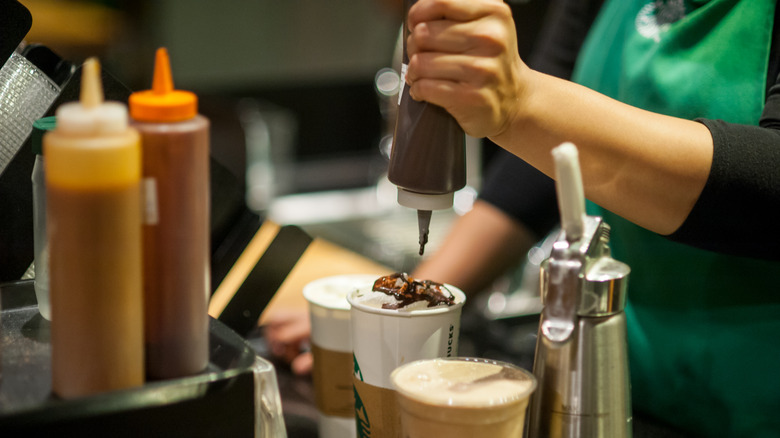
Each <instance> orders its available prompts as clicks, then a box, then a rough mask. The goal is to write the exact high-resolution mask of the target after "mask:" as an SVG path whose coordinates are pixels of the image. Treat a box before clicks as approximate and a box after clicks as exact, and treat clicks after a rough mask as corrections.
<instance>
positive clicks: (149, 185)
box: [143, 177, 160, 225]
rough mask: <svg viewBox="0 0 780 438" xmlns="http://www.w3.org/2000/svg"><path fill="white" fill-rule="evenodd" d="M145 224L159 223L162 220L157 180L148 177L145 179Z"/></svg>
mask: <svg viewBox="0 0 780 438" xmlns="http://www.w3.org/2000/svg"><path fill="white" fill-rule="evenodd" d="M143 199H144V225H157V224H158V223H159V221H160V214H159V208H158V205H157V180H156V179H155V178H151V177H147V178H144V179H143Z"/></svg>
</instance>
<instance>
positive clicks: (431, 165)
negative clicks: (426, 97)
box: [387, 0, 466, 255]
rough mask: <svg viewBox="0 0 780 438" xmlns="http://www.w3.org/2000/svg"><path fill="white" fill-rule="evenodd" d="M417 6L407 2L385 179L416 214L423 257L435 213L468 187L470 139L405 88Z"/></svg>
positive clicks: (451, 120) (447, 116) (443, 112)
mask: <svg viewBox="0 0 780 438" xmlns="http://www.w3.org/2000/svg"><path fill="white" fill-rule="evenodd" d="M416 2H417V0H404V31H403V32H404V38H403V46H404V50H403V66H402V67H401V78H402V80H401V84H402V85H401V86H402V89H401V92H400V93H399V101H398V118H397V120H396V125H395V133H394V136H393V147H392V149H391V152H390V167H389V169H388V176H387V177H388V179H389V180H390V182H392V183H393V184H395V185H396V186H398V203H399V204H401V205H403V206H405V207H410V208H414V209H417V211H418V221H419V228H420V255H422V254H423V250H424V248H425V243H426V242H427V240H428V226H429V224H430V218H431V210H443V209H447V208H450V207H452V201H453V196H454V193H455V192H456V191H457V190H460V189H462V188H463V187H464V186H465V185H466V138H465V134H464V132H463V129H461V127H460V126H459V125H458V122H457V121H455V119H454V118H453V117H452V116H451V115H450V114H449V113H448V112H447V111H446V110H444V109H443V108H441V107H439V106H436V105H433V104H430V103H428V102H420V101H416V100H414V99H412V98H411V96H409V89H408V87H406V86H404V80H403V79H404V77H405V76H406V68H407V65H408V64H409V56H408V54H407V52H406V37H407V36H408V35H409V29H408V28H407V23H406V21H407V20H406V16H407V13H408V11H409V8H410V7H411V6H412V5H413V4H415V3H416Z"/></svg>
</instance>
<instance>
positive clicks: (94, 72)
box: [79, 57, 103, 108]
mask: <svg viewBox="0 0 780 438" xmlns="http://www.w3.org/2000/svg"><path fill="white" fill-rule="evenodd" d="M79 101H80V102H81V105H83V106H84V107H85V108H96V107H98V106H100V104H102V103H103V82H102V81H101V79H100V62H99V61H98V60H97V58H94V57H92V58H89V59H87V60H86V61H85V62H84V67H83V68H82V72H81V94H80V96H79Z"/></svg>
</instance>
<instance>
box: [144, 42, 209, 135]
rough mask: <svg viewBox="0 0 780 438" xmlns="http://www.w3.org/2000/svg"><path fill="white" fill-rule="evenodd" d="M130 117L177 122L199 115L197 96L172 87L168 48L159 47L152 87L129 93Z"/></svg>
mask: <svg viewBox="0 0 780 438" xmlns="http://www.w3.org/2000/svg"><path fill="white" fill-rule="evenodd" d="M129 103H130V117H131V118H133V119H135V120H138V121H141V122H179V121H182V120H187V119H191V118H193V117H195V116H196V115H197V114H198V98H197V96H195V94H194V93H191V92H189V91H182V90H174V89H173V78H172V76H171V62H170V60H169V58H168V51H167V50H165V48H163V47H160V48H159V49H157V54H156V58H155V63H154V79H153V82H152V89H151V90H145V91H139V92H136V93H133V94H131V95H130V100H129Z"/></svg>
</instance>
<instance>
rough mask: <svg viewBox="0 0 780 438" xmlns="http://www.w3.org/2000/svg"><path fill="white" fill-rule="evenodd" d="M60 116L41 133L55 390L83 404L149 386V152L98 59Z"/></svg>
mask: <svg viewBox="0 0 780 438" xmlns="http://www.w3.org/2000/svg"><path fill="white" fill-rule="evenodd" d="M56 116H57V126H56V128H55V129H54V130H52V131H50V132H47V133H46V134H45V135H44V137H43V150H44V153H45V155H46V162H45V167H46V196H47V199H46V216H47V226H46V228H47V234H48V238H49V249H50V253H49V280H50V301H51V313H52V321H51V361H52V363H51V367H52V390H53V391H54V393H55V394H56V395H58V396H59V397H61V398H75V397H81V396H87V395H91V394H96V393H100V392H104V391H110V390H117V389H123V388H129V387H133V386H137V385H142V384H143V383H144V357H143V302H142V300H143V290H142V289H141V287H142V285H141V197H140V179H141V146H140V137H139V135H138V132H137V131H136V130H135V129H133V128H131V127H129V126H128V118H127V107H126V106H125V105H124V104H122V103H119V102H104V101H103V89H102V84H101V80H100V64H99V63H98V61H97V60H96V59H94V58H90V59H88V60H87V61H86V62H85V63H84V66H83V69H82V76H81V95H80V100H79V101H78V102H70V103H66V104H64V105H61V106H60V107H59V108H57V111H56Z"/></svg>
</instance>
